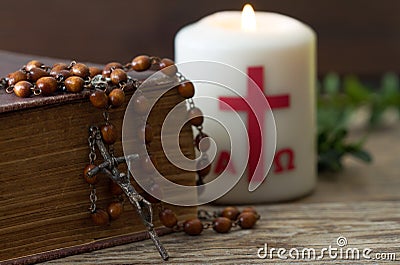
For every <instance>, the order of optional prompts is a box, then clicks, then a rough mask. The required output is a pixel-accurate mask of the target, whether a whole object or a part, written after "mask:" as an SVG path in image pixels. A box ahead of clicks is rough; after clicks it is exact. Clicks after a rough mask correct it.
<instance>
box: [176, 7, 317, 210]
mask: <svg viewBox="0 0 400 265" xmlns="http://www.w3.org/2000/svg"><path fill="white" fill-rule="evenodd" d="M247 8H248V7H246V8H245V10H244V12H243V14H242V12H239V11H226V12H219V13H215V14H213V15H210V16H208V17H205V18H203V19H201V20H200V21H198V22H196V23H194V24H192V25H189V26H186V27H184V28H183V29H181V30H180V31H179V33H178V34H177V36H176V39H175V55H176V58H175V61H176V62H177V63H183V62H187V61H196V60H210V61H216V62H221V63H225V64H228V65H231V66H233V67H235V68H237V69H239V70H241V71H242V72H244V73H247V74H249V76H250V77H251V78H252V79H253V80H254V81H255V82H256V83H257V84H258V85H259V86H260V89H261V90H263V92H264V94H265V95H266V96H268V97H267V98H268V101H269V104H270V105H271V108H272V109H273V110H272V111H273V114H274V117H275V122H276V129H277V145H276V153H275V159H274V161H273V163H272V167H271V169H270V172H269V174H268V178H267V179H266V181H264V183H263V184H262V185H261V186H260V187H259V188H258V189H256V190H255V191H253V192H249V191H248V178H247V176H248V174H249V170H250V169H249V167H250V165H248V168H247V170H246V171H245V173H244V176H243V177H242V178H241V180H240V181H239V183H238V184H237V185H236V186H235V187H234V188H233V189H232V190H231V191H230V192H228V193H227V194H226V195H225V196H223V197H222V198H220V199H219V200H218V201H217V202H219V203H259V202H270V201H280V200H288V199H293V198H296V197H299V196H302V195H305V194H307V193H309V192H310V191H312V189H313V188H314V187H315V184H316V148H315V100H314V98H315V90H314V87H315V80H316V74H315V61H316V56H315V46H316V37H315V33H314V32H313V30H312V29H311V28H309V27H308V26H307V25H305V24H303V23H301V22H299V21H297V20H295V19H293V18H290V17H287V16H284V15H281V14H276V13H268V12H256V13H255V17H254V14H252V13H251V12H252V10H248V9H247ZM250 9H251V7H250ZM202 71H203V73H204V74H205V75H204V77H205V78H206V77H207V69H202ZM184 74H185V73H184ZM209 74H218V73H209ZM189 77H190V76H189ZM223 78H226V79H227V80H229V79H232V77H230V76H226V77H223ZM235 89H237V88H235ZM239 89H240V90H241V91H240V92H241V93H242V94H244V95H246V93H247V92H248V87H247V86H246V85H242V86H241V87H240V88H239ZM201 96H211V97H213V98H216V99H221V98H226V97H227V96H229V97H231V96H232V93H229V92H223V91H222V92H221V90H219V89H212V88H207V87H206V86H204V87H203V86H201V87H200V88H199V89H196V94H195V98H194V101H195V103H196V104H197V105H198V106H199V107H200V108H201V109H202V110H203V112H204V114H205V115H208V116H211V117H215V118H216V119H219V120H220V121H221V122H222V123H223V122H224V121H229V120H230V119H232V117H233V116H232V115H234V114H233V113H232V112H231V111H227V110H223V109H221V108H220V106H218V104H215V105H210V104H207V105H202V102H201V101H200V100H196V97H201ZM233 108H235V106H233ZM238 113H240V116H241V117H242V119H243V122H244V123H245V124H246V125H247V126H248V125H249V119H248V118H249V115H247V114H246V113H245V112H244V111H243V110H238ZM220 127H221V126H217V125H216V123H215V122H212V121H210V120H208V119H206V121H205V123H204V130H205V132H206V133H207V134H208V135H210V136H211V137H212V138H213V139H215V141H216V144H217V148H218V153H217V157H216V159H214V162H213V167H212V171H211V176H210V177H209V178H206V180H209V179H213V178H215V177H217V175H218V173H220V171H221V165H219V163H221V161H223V157H221V156H226V155H227V154H230V153H229V150H230V144H233V145H235V144H240V143H229V142H227V141H226V139H225V138H226V134H224V133H222V132H221V128H220ZM264 129H265V130H264V131H263V132H267V131H268V128H264ZM248 130H251V129H250V128H248ZM255 142H257V141H255ZM253 143H254V139H253ZM251 144H252V139H250V145H251ZM250 150H251V147H250ZM264 151H265V152H266V150H264ZM250 156H251V154H250ZM230 158H231V159H232V164H231V165H230V166H231V168H227V169H226V170H232V171H235V169H234V167H235V165H237V164H240V161H241V160H242V159H243V155H242V154H241V153H232V154H230ZM267 164H268V163H265V168H264V170H265V171H267V170H268V165H267ZM232 167H233V168H232Z"/></svg>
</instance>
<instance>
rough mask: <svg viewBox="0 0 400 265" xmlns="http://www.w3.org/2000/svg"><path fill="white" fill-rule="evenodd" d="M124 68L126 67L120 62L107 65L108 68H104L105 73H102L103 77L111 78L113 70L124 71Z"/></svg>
mask: <svg viewBox="0 0 400 265" xmlns="http://www.w3.org/2000/svg"><path fill="white" fill-rule="evenodd" d="M122 68H124V66H123V65H122V64H120V63H118V62H111V63H108V64H106V66H104V68H103V71H102V75H103V76H104V77H107V78H108V77H110V75H111V72H112V70H113V69H122Z"/></svg>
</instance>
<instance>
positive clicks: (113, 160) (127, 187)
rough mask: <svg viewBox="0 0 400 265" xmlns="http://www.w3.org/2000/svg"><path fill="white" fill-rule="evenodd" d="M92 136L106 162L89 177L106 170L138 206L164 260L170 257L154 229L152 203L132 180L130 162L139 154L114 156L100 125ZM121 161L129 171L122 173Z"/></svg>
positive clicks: (91, 128)
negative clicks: (107, 145)
mask: <svg viewBox="0 0 400 265" xmlns="http://www.w3.org/2000/svg"><path fill="white" fill-rule="evenodd" d="M89 133H90V136H91V137H89V139H93V141H94V143H95V144H96V145H97V147H98V149H99V151H100V154H101V155H102V157H103V159H104V162H103V163H101V164H100V165H98V166H97V167H95V168H93V169H91V170H90V171H89V172H88V173H87V175H88V177H93V176H94V175H96V174H97V173H98V172H99V171H102V172H105V173H106V174H107V175H108V176H109V177H110V178H111V179H112V180H113V181H114V182H115V183H116V184H118V186H120V187H121V189H122V190H123V191H124V193H125V195H126V196H127V197H128V199H129V202H130V203H131V204H132V205H133V206H134V207H135V208H136V210H137V212H138V214H139V216H140V218H141V219H142V221H143V224H144V225H145V226H146V228H147V232H148V233H149V235H150V238H151V240H152V241H153V243H154V245H155V246H156V248H157V250H158V252H159V253H160V255H161V257H162V259H163V260H167V259H168V258H169V256H168V253H167V251H166V250H165V248H164V246H163V245H162V244H161V242H160V240H159V238H158V236H157V233H156V232H155V230H154V225H153V211H152V208H151V203H150V202H148V201H147V200H145V199H144V198H143V197H142V196H141V195H140V194H139V193H138V192H137V191H136V190H135V189H134V187H133V186H132V184H131V182H130V174H129V168H130V162H131V161H132V160H134V159H138V158H139V155H138V154H132V155H129V156H126V157H124V156H122V157H114V155H111V154H110V153H109V152H108V151H107V148H106V146H105V145H104V143H103V140H102V138H101V133H100V130H99V128H98V127H96V126H92V127H90V129H89ZM121 163H127V165H128V170H127V173H126V174H125V173H122V172H120V171H119V170H118V165H119V164H121Z"/></svg>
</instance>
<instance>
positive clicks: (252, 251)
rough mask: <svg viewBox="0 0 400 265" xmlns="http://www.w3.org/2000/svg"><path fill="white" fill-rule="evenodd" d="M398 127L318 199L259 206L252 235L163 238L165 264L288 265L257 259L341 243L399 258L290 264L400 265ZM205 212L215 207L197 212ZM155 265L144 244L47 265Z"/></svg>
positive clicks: (321, 187) (321, 186)
mask: <svg viewBox="0 0 400 265" xmlns="http://www.w3.org/2000/svg"><path fill="white" fill-rule="evenodd" d="M399 135H400V124H397V125H395V126H394V127H392V128H386V129H381V130H377V131H374V132H373V133H372V134H371V135H370V137H369V138H368V142H367V146H366V147H367V148H368V149H369V150H370V151H371V152H372V154H373V156H374V159H375V160H374V163H373V164H371V165H369V166H367V165H365V164H360V163H357V162H355V161H353V160H351V159H346V161H345V163H346V167H345V170H344V171H343V172H341V173H339V174H324V175H323V176H320V178H319V180H318V186H317V189H316V191H315V192H314V193H313V194H311V195H310V196H307V197H304V198H302V199H299V200H296V201H292V202H286V203H277V204H270V205H258V206H256V209H257V210H258V211H259V213H260V214H261V220H260V221H259V222H258V223H257V226H256V227H255V229H253V230H235V231H232V232H230V233H229V234H216V233H215V232H214V231H210V230H207V231H205V232H203V234H202V235H201V236H198V237H190V236H186V235H184V234H183V233H174V234H170V235H166V236H164V237H163V242H164V244H165V246H166V248H167V249H168V251H169V253H170V255H171V258H170V260H169V261H168V262H164V263H163V264H187V263H190V264H287V263H288V262H289V260H280V259H279V258H278V257H277V256H276V252H275V255H274V258H273V259H264V260H261V259H258V258H257V256H256V254H257V250H258V248H260V247H263V246H264V243H268V246H269V247H275V248H279V247H283V248H287V249H290V248H293V247H294V248H302V247H308V248H311V247H314V248H316V249H317V250H321V249H322V248H324V247H328V246H329V245H331V246H332V247H337V245H336V239H337V238H338V237H339V236H344V237H346V239H347V241H348V245H347V246H348V247H350V248H359V249H364V248H367V247H368V248H371V249H372V250H373V254H376V253H379V252H385V253H388V252H389V253H390V252H393V253H395V255H396V261H392V262H390V261H387V262H380V261H376V260H365V259H361V260H339V259H336V260H330V259H328V258H325V259H323V260H322V261H307V260H293V261H291V262H293V263H295V264H339V263H340V264H344V263H346V264H386V263H387V264H397V263H398V261H399V260H400V208H399V202H400V193H399V187H400V178H399V173H398V172H400V168H399V167H400V163H399V162H400V160H399V156H398V154H399V153H400V150H399V148H400V145H399V143H398V137H399ZM200 208H206V209H208V210H217V209H221V208H220V207H215V206H210V205H208V206H200ZM94 263H95V264H159V263H161V260H160V258H159V257H158V254H157V252H155V251H154V249H153V248H152V246H151V242H148V241H143V242H136V243H132V244H127V245H123V246H119V247H113V248H109V249H104V250H99V251H95V252H93V253H86V254H82V255H76V256H71V257H68V258H63V259H59V260H53V261H50V262H46V263H43V265H44V264H46V265H47V264H67V265H68V264H71V265H72V264H82V265H84V264H94Z"/></svg>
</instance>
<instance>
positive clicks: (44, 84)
mask: <svg viewBox="0 0 400 265" xmlns="http://www.w3.org/2000/svg"><path fill="white" fill-rule="evenodd" d="M36 87H37V88H38V89H40V91H41V93H42V95H44V96H48V95H51V94H53V93H54V92H56V91H57V80H56V79H55V78H54V77H51V76H45V77H42V78H39V79H38V80H37V81H36Z"/></svg>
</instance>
